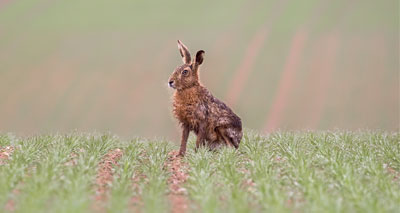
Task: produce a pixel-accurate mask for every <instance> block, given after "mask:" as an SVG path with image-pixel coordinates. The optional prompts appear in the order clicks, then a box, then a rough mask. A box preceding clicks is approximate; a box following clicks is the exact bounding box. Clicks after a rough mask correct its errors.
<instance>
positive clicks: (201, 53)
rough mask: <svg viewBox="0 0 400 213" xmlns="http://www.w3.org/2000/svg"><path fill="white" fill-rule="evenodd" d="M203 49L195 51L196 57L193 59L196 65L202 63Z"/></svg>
mask: <svg viewBox="0 0 400 213" xmlns="http://www.w3.org/2000/svg"><path fill="white" fill-rule="evenodd" d="M204 53H205V52H204V50H199V51H197V53H196V59H195V63H196V64H197V65H200V64H202V63H203V60H204V58H203V56H204Z"/></svg>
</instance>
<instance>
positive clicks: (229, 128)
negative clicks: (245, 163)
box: [168, 40, 243, 156]
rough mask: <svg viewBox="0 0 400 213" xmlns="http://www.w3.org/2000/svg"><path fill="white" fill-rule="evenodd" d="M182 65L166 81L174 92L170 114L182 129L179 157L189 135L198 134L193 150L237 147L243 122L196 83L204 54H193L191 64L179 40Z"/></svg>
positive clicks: (200, 52) (182, 153)
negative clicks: (225, 146) (205, 146)
mask: <svg viewBox="0 0 400 213" xmlns="http://www.w3.org/2000/svg"><path fill="white" fill-rule="evenodd" d="M178 49H179V52H180V53H181V56H182V60H183V63H184V64H183V65H181V66H178V67H177V68H176V69H175V71H174V72H173V73H172V75H171V77H170V78H169V81H168V82H169V85H170V86H171V87H172V88H174V89H176V91H175V93H174V100H173V107H174V108H173V113H174V115H175V117H176V118H177V119H178V120H179V122H180V124H181V126H182V139H181V148H180V151H179V155H182V156H183V155H184V154H185V152H186V143H187V139H188V136H189V132H190V131H193V132H194V133H195V134H196V135H197V140H196V149H197V148H199V147H200V145H207V146H208V147H209V148H210V149H214V148H216V147H219V146H220V145H227V146H233V147H235V148H236V149H237V148H238V147H239V143H240V140H241V139H242V134H243V133H242V122H241V120H240V118H239V117H238V116H237V115H236V114H235V113H233V111H232V110H231V109H230V108H229V107H228V106H227V105H225V104H224V103H223V102H222V101H220V100H218V99H217V98H215V97H214V96H213V95H212V94H211V93H210V92H209V91H208V90H207V89H206V88H205V87H204V86H202V85H201V83H200V81H199V66H200V65H201V64H202V63H203V56H204V51H203V50H200V51H198V52H197V53H196V58H195V59H194V60H193V61H191V56H190V53H189V50H188V49H187V47H186V46H185V45H184V44H183V43H182V42H181V41H179V40H178Z"/></svg>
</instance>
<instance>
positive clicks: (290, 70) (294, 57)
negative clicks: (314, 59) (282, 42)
mask: <svg viewBox="0 0 400 213" xmlns="http://www.w3.org/2000/svg"><path fill="white" fill-rule="evenodd" d="M306 38H307V33H306V32H305V31H304V30H298V31H297V32H296V34H295V35H294V37H293V40H292V46H291V49H290V52H289V56H288V58H287V62H286V64H285V67H284V70H283V73H282V77H281V80H280V82H279V86H278V90H277V93H276V95H275V99H274V101H273V102H272V107H271V109H270V111H269V113H268V117H267V121H266V124H265V127H264V129H265V130H266V131H272V130H275V129H276V128H277V127H278V126H279V124H280V122H281V119H282V115H283V112H284V109H285V107H286V105H287V101H288V96H289V92H290V90H291V89H292V86H293V81H294V78H295V75H296V71H297V68H298V66H299V62H300V57H301V55H300V53H301V51H302V49H303V48H304V45H305V41H306Z"/></svg>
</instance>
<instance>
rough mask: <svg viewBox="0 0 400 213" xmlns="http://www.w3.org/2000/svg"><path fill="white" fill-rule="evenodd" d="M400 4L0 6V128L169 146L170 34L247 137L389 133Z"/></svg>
mask: <svg viewBox="0 0 400 213" xmlns="http://www.w3.org/2000/svg"><path fill="white" fill-rule="evenodd" d="M398 3H399V2H398V1H397V0H393V1H392V0H384V1H376V0H363V1H361V0H354V1H344V0H337V1H328V0H320V1H316V0H308V1H256V0H251V1H238V0H230V1H228V0H225V1H210V0H205V1H177V0H169V1H157V2H156V1H145V0H138V1H133V0H131V1H110V0H95V1H94V0H84V1H82V0H79V1H77V0H68V1H66V0H53V1H49V0H36V1H30V0H18V1H16V0H8V1H4V0H0V131H2V132H9V131H10V132H15V133H18V134H32V133H41V132H50V131H51V132H54V131H57V132H67V131H71V130H78V131H93V130H98V131H112V132H113V133H116V134H119V135H122V136H126V137H130V136H134V135H139V136H157V137H165V138H168V139H173V140H177V139H178V138H179V131H178V125H177V122H176V120H175V119H174V118H173V117H172V113H171V96H172V93H173V91H172V90H171V89H170V88H168V87H167V79H168V77H169V75H170V74H171V73H172V71H173V69H174V68H175V67H176V66H177V65H180V64H181V58H180V55H179V53H178V49H177V45H176V40H177V39H180V40H182V41H183V42H184V43H185V44H186V45H187V46H188V47H189V49H190V50H191V52H192V54H194V53H195V51H197V50H199V49H203V50H205V51H206V55H205V62H204V65H203V66H202V68H201V79H202V82H203V84H204V85H206V86H207V87H208V88H209V89H210V90H211V91H212V92H213V94H214V95H215V96H216V97H218V98H219V99H221V100H224V101H225V102H227V103H229V105H230V106H232V108H233V109H234V111H235V112H237V114H238V115H240V116H241V117H242V120H243V123H244V126H245V127H247V128H252V129H257V130H260V131H262V132H269V131H274V130H277V129H284V130H291V129H301V130H303V129H321V130H326V129H335V128H340V129H360V128H362V129H365V128H367V129H383V130H389V131H398V130H399V11H398V10H399V5H398Z"/></svg>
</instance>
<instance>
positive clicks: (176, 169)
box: [166, 150, 189, 213]
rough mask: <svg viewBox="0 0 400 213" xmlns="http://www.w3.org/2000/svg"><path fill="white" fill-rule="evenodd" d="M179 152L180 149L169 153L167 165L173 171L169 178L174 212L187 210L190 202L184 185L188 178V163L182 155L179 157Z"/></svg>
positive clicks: (169, 197)
mask: <svg viewBox="0 0 400 213" xmlns="http://www.w3.org/2000/svg"><path fill="white" fill-rule="evenodd" d="M178 153H179V151H178V150H174V151H171V152H170V153H168V155H169V157H168V160H167V162H166V167H167V169H168V171H169V172H170V173H171V176H170V177H169V178H168V188H169V194H168V199H169V202H170V204H171V211H172V212H173V213H182V212H187V210H188V203H189V202H188V197H187V190H186V188H184V187H183V184H184V183H185V182H186V180H187V178H188V174H187V172H186V171H187V165H186V164H185V163H184V162H183V160H182V158H181V157H177V155H178Z"/></svg>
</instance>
